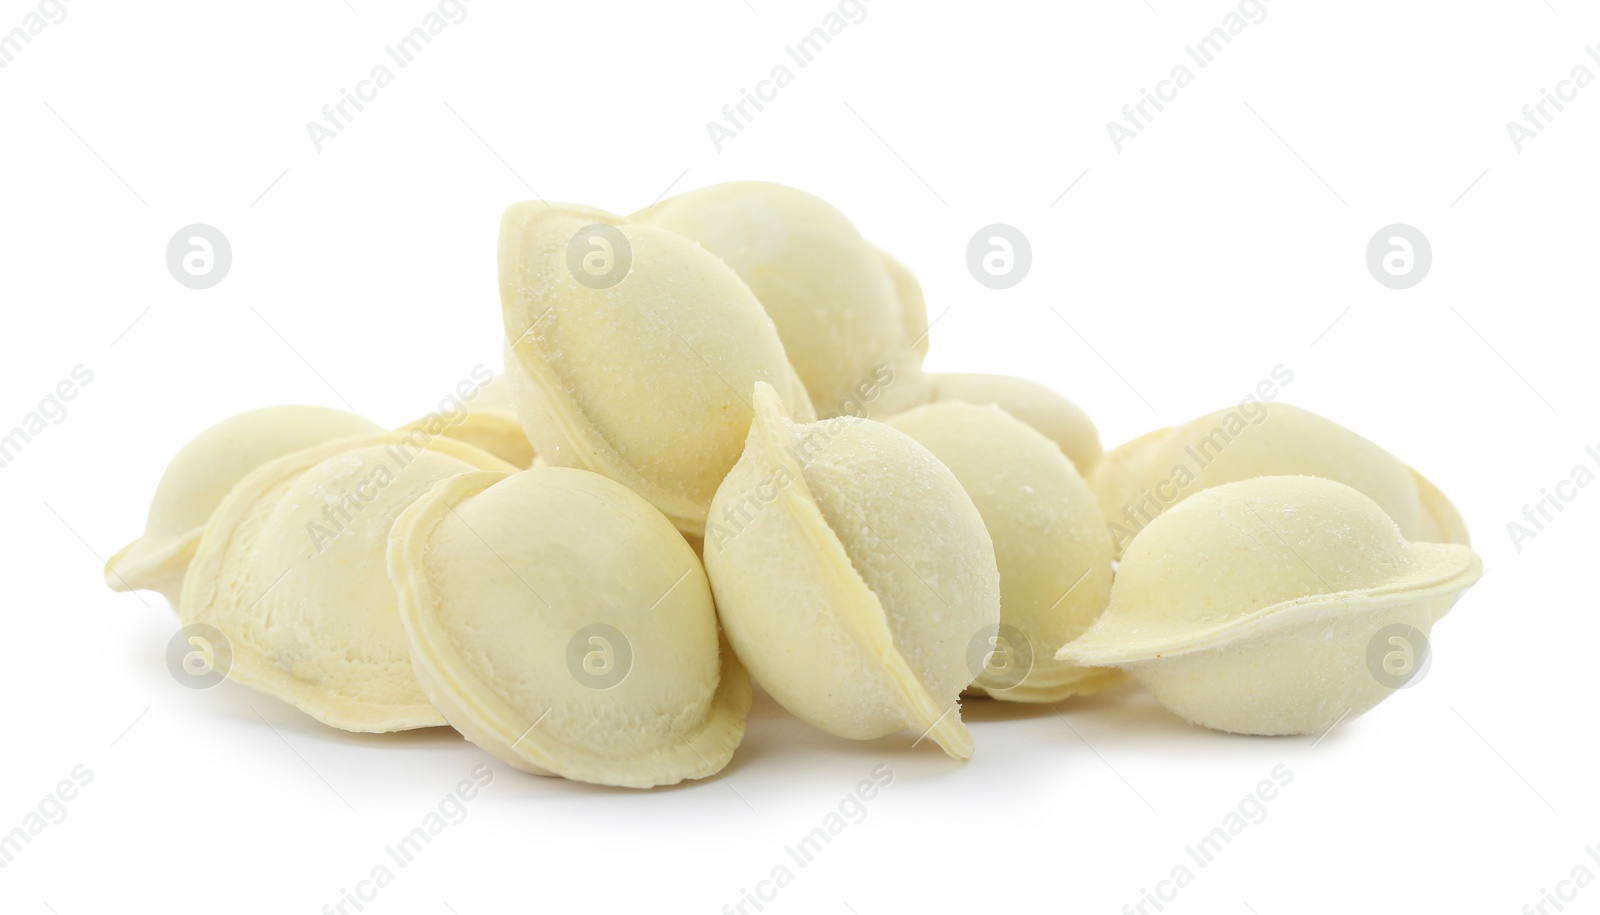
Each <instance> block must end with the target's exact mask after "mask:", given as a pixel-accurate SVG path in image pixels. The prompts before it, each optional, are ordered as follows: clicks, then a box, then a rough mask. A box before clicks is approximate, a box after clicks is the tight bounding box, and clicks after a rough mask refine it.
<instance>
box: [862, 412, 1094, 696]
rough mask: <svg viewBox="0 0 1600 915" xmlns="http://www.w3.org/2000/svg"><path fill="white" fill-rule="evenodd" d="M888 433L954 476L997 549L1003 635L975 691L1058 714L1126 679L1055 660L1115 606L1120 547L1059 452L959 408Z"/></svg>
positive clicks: (1016, 427)
mask: <svg viewBox="0 0 1600 915" xmlns="http://www.w3.org/2000/svg"><path fill="white" fill-rule="evenodd" d="M888 424H889V425H891V426H893V427H894V428H896V429H899V430H900V431H901V432H904V433H905V434H907V435H909V436H911V437H912V438H914V439H916V440H917V443H918V444H920V445H922V446H923V447H924V448H927V449H928V450H929V451H931V452H932V453H933V456H934V457H936V458H938V459H939V460H940V461H941V462H942V463H943V464H944V465H945V466H946V467H948V468H950V472H951V473H953V474H955V476H956V479H957V480H959V481H961V486H962V488H964V489H965V490H966V491H967V495H968V496H970V497H971V498H972V501H973V504H975V505H976V506H977V508H978V513H979V514H981V515H982V516H983V523H984V526H985V527H986V528H987V529H988V531H989V537H990V539H991V540H993V542H994V558H995V563H996V565H997V566H998V568H999V570H1000V626H999V627H998V628H997V630H996V631H995V632H993V633H989V632H985V633H984V636H983V638H982V639H981V640H980V641H979V642H978V643H975V644H974V645H973V646H971V647H970V648H969V649H968V654H969V657H968V663H969V666H970V667H972V668H973V673H974V675H975V676H976V677H977V679H976V680H975V681H974V682H973V684H972V689H973V691H975V692H978V693H980V694H983V693H986V694H987V695H990V696H993V697H995V698H996V699H1010V700H1013V701H1017V702H1057V701H1060V700H1062V699H1065V698H1067V697H1069V696H1075V695H1085V694H1088V693H1093V692H1097V691H1099V690H1101V689H1104V688H1105V687H1107V686H1109V685H1111V684H1112V683H1115V682H1116V681H1117V680H1119V679H1121V674H1120V673H1119V672H1117V671H1112V670H1105V669H1099V668H1086V667H1079V666H1077V665H1076V664H1070V663H1067V662H1064V661H1057V660H1056V659H1055V653H1056V649H1058V648H1060V647H1061V646H1062V645H1064V644H1066V643H1067V642H1070V641H1072V640H1073V639H1075V638H1077V637H1078V636H1080V635H1082V634H1083V632H1084V630H1085V629H1088V628H1089V626H1090V624H1091V623H1093V622H1094V621H1095V620H1096V619H1097V618H1099V616H1100V613H1101V612H1102V611H1103V610H1105V608H1106V602H1107V601H1109V600H1110V599H1111V537H1110V535H1108V534H1107V533H1106V528H1105V523H1104V518H1103V517H1102V516H1101V514H1100V506H1099V503H1097V502H1095V499H1094V494H1093V493H1091V492H1090V491H1089V486H1088V484H1087V483H1085V482H1084V481H1083V477H1081V476H1079V475H1078V471H1077V470H1075V469H1073V466H1072V463H1071V462H1070V461H1068V460H1067V458H1066V456H1065V455H1063V454H1062V453H1061V449H1060V448H1058V447H1056V443H1055V442H1052V441H1050V440H1049V439H1047V438H1045V437H1044V436H1043V435H1040V434H1039V433H1038V432H1037V431H1035V430H1034V429H1033V428H1032V427H1030V426H1028V425H1026V424H1024V423H1022V422H1020V421H1018V420H1016V419H1014V418H1012V417H1011V416H1010V414H1007V413H1005V412H1003V411H1002V410H1000V409H999V408H997V407H977V406H973V405H971V404H966V403H959V402H954V401H952V402H948V403H934V404H928V405H926V406H922V407H918V408H916V409H915V410H912V411H910V412H908V413H902V414H900V415H899V416H895V417H892V418H890V419H889V420H888Z"/></svg>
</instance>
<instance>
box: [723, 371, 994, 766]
mask: <svg viewBox="0 0 1600 915" xmlns="http://www.w3.org/2000/svg"><path fill="white" fill-rule="evenodd" d="M755 402H756V419H755V422H754V423H753V424H752V425H751V427H750V437H749V441H748V442H747V443H746V445H745V450H744V454H743V455H742V456H741V457H740V458H739V462H738V464H737V465H736V466H735V467H734V469H733V471H732V472H731V473H729V474H728V478H727V479H726V480H724V481H723V483H722V486H721V487H720V488H719V489H718V490H717V496H716V499H715V500H713V502H712V506H711V517H710V521H709V523H708V525H707V528H706V539H705V547H704V549H705V561H706V571H707V573H708V574H709V575H710V578H711V587H712V591H713V593H715V595H716V599H717V610H718V612H719V613H720V614H721V615H722V624H723V626H724V628H725V629H726V631H727V633H728V639H729V641H730V642H731V643H732V644H733V649H734V651H735V652H736V653H737V654H738V655H739V657H740V659H741V660H743V661H744V662H745V664H746V666H748V667H749V668H750V672H751V674H753V675H754V676H755V678H756V680H757V681H759V682H760V683H761V685H762V686H763V687H765V688H766V690H767V692H769V693H771V694H772V696H773V697H774V698H775V699H777V700H778V702H779V703H781V704H782V705H783V706H784V707H785V708H787V709H788V710H789V711H791V712H793V713H794V714H796V715H798V716H799V717H801V718H803V719H805V720H806V721H808V722H810V723H812V724H814V725H816V726H817V727H819V728H822V729H823V730H825V731H828V732H829V733H832V734H836V735H838V736H840V737H849V738H854V739H858V740H865V739H870V738H874V737H881V736H883V735H885V734H891V733H894V732H896V731H899V730H901V729H904V728H910V729H912V730H913V731H916V732H919V733H920V734H921V735H922V736H926V737H930V738H931V739H932V740H933V741H934V742H935V743H937V744H938V745H939V746H941V747H943V748H944V750H945V752H946V753H949V754H950V755H951V756H954V757H956V758H958V759H966V758H967V757H969V756H971V755H972V737H971V735H970V734H969V733H968V732H967V729H966V727H965V726H964V725H963V724H962V723H961V713H960V711H959V710H958V708H957V699H958V697H959V695H960V694H961V691H962V690H963V689H965V688H966V687H967V685H968V684H969V683H971V682H972V679H973V673H972V671H971V670H970V669H969V668H968V663H967V649H968V646H969V645H970V644H971V643H972V641H973V639H974V638H975V637H979V636H980V633H981V632H982V631H984V630H985V629H986V628H988V629H993V627H995V626H997V625H998V624H999V622H1000V575H999V572H998V570H997V569H996V567H995V556H994V546H993V544H992V543H991V542H990V540H989V534H988V532H987V531H986V530H985V529H984V526H983V518H982V517H981V516H980V515H979V514H978V510H977V508H976V507H974V506H973V504H972V500H971V499H970V498H968V497H967V494H966V492H964V491H963V490H962V488H961V484H960V483H959V482H957V480H956V478H955V477H954V475H952V474H951V473H950V471H949V470H948V469H946V468H945V466H944V465H943V464H941V463H939V460H938V459H937V458H935V457H934V456H933V455H932V454H930V453H928V451H927V449H925V448H923V447H922V446H921V445H918V444H917V443H916V442H915V441H913V440H912V439H911V438H910V437H909V436H907V435H905V434H904V433H901V432H898V431H896V430H894V429H892V428H890V427H889V426H886V425H884V424H882V423H879V422H874V421H872V420H867V419H858V418H856V417H834V418H833V419H828V420H822V421H819V422H814V423H804V424H803V423H793V422H790V421H789V420H788V419H787V418H786V417H785V416H784V410H783V403H782V402H781V401H780V400H779V399H778V395H777V393H776V392H775V391H773V390H772V388H771V387H770V386H767V385H757V386H756V392H755ZM918 739H919V740H920V739H921V737H919V738H918Z"/></svg>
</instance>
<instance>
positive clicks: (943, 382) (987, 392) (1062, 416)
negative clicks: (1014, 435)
mask: <svg viewBox="0 0 1600 915" xmlns="http://www.w3.org/2000/svg"><path fill="white" fill-rule="evenodd" d="M928 377H929V379H931V381H932V384H933V399H934V400H935V401H938V402H943V401H950V400H956V401H961V402H963V403H970V404H977V405H979V406H986V405H989V404H993V405H994V406H997V407H999V408H1000V409H1002V410H1004V411H1006V412H1007V413H1010V414H1011V415H1012V416H1014V417H1016V418H1017V419H1020V420H1022V421H1023V422H1025V423H1027V424H1028V425H1030V426H1032V427H1033V428H1035V429H1037V430H1039V432H1040V433H1041V434H1043V435H1044V437H1045V438H1048V439H1050V440H1051V441H1053V442H1055V443H1056V444H1057V445H1058V446H1060V448H1061V451H1062V453H1064V454H1065V455H1066V456H1067V458H1068V459H1069V460H1071V461H1072V465H1073V466H1074V467H1076V468H1078V473H1080V474H1082V475H1083V476H1084V477H1088V475H1089V474H1090V473H1091V472H1092V471H1093V470H1094V466H1095V465H1096V464H1098V463H1099V462H1100V455H1101V447H1100V432H1099V430H1097V429H1095V427H1094V421H1093V420H1091V419H1090V418H1089V414H1087V413H1085V412H1083V410H1082V409H1081V408H1079V406H1078V405H1077V404H1075V403H1073V402H1072V401H1070V400H1068V399H1066V398H1065V397H1062V396H1061V395H1060V394H1057V393H1056V392H1055V391H1052V390H1050V389H1049V388H1048V387H1045V386H1044V385H1042V384H1040V383H1039V382H1037V381H1030V380H1028V379H1026V378H1013V377H1011V376H1009V375H973V374H963V373H959V372H943V373H937V374H933V375H929V376H928Z"/></svg>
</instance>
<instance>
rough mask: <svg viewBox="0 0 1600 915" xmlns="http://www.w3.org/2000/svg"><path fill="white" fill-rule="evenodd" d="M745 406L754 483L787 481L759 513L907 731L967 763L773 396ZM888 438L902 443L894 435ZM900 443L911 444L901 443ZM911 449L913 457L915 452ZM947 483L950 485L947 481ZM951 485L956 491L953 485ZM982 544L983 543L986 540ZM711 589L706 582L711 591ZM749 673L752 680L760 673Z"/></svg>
mask: <svg viewBox="0 0 1600 915" xmlns="http://www.w3.org/2000/svg"><path fill="white" fill-rule="evenodd" d="M753 400H754V405H755V419H754V421H753V422H752V423H751V427H750V434H749V439H748V442H747V444H746V447H745V454H746V456H747V457H749V458H750V459H751V460H753V461H754V462H755V466H756V468H757V470H758V471H759V477H760V478H761V479H779V478H781V479H785V480H787V481H789V482H788V483H787V485H784V486H780V487H777V490H778V492H777V496H776V498H775V500H774V502H775V504H774V505H772V506H770V507H769V508H768V509H766V510H767V511H775V512H782V513H784V514H785V515H787V517H788V519H789V520H790V521H791V522H792V523H793V525H794V530H795V531H796V532H797V533H798V534H799V535H800V536H801V537H803V538H804V543H805V545H806V547H807V548H808V550H809V552H810V554H811V555H812V557H813V558H814V559H815V561H816V568H817V569H819V570H820V571H822V573H823V574H824V575H825V576H826V581H825V582H823V583H822V585H821V587H822V588H824V589H825V590H826V591H827V592H828V593H830V594H832V595H834V596H835V597H836V598H837V600H836V602H835V603H833V604H832V606H831V608H830V609H831V610H832V613H831V614H830V617H829V618H830V620H831V621H832V622H833V623H834V624H835V625H837V626H839V627H840V628H841V629H842V630H843V631H844V632H845V633H846V634H847V635H848V636H849V637H850V639H851V641H852V642H853V643H854V645H855V647H856V649H857V651H858V652H859V656H860V657H861V658H863V659H869V660H872V661H876V662H877V663H878V664H879V665H881V673H882V674H883V676H884V677H885V678H886V680H887V682H888V684H889V685H890V686H891V688H892V690H893V693H894V696H895V698H896V699H897V700H898V705H899V707H900V709H899V710H900V712H901V714H902V715H903V716H904V719H905V722H906V726H907V727H909V728H910V729H912V730H915V731H920V732H921V733H922V734H923V735H924V736H926V737H927V738H928V739H930V740H932V741H933V742H934V743H936V744H938V745H939V746H940V747H941V748H942V749H943V750H944V751H945V752H946V753H948V754H949V755H950V756H952V757H954V758H956V759H969V758H971V756H972V752H973V739H972V734H971V732H969V731H968V730H967V728H966V725H964V724H963V723H962V721H961V716H960V712H959V711H958V706H957V705H956V704H953V703H944V702H940V701H939V699H938V698H937V697H936V696H934V695H933V693H932V692H931V691H930V690H929V688H928V687H927V686H926V685H925V684H924V683H923V681H922V678H921V677H920V676H918V674H917V672H916V671H915V670H914V669H913V668H912V666H911V664H910V662H909V661H908V660H907V658H906V656H905V655H904V654H902V652H901V650H900V648H899V647H897V646H896V644H895V639H894V633H893V631H892V629H891V627H890V623H889V619H888V611H887V610H886V609H885V607H884V605H883V602H882V600H881V599H880V598H879V596H878V594H877V593H876V592H875V591H874V590H873V589H872V587H871V586H870V585H869V584H868V583H867V581H866V579H865V578H864V577H863V575H862V573H861V572H860V570H858V569H857V568H856V566H855V564H854V563H853V562H852V561H851V558H850V554H849V552H848V551H847V549H846V547H845V545H844V543H843V542H842V541H841V540H840V537H839V534H838V532H836V531H835V530H834V529H833V527H832V525H830V524H829V523H828V520H827V518H826V517H825V516H824V515H823V512H822V509H821V508H820V507H819V505H818V501H817V497H816V496H815V495H814V494H813V492H812V490H811V486H810V484H809V483H808V481H807V478H806V468H805V467H804V466H802V464H801V462H800V460H799V459H798V458H797V457H796V455H795V454H794V451H793V448H792V447H791V435H792V432H791V430H790V425H791V420H790V419H789V418H788V416H787V414H786V413H785V411H784V408H783V403H782V401H780V400H779V398H778V395H777V392H776V391H775V390H774V389H773V388H772V387H771V386H770V385H766V384H762V383H758V384H757V385H756V386H755V393H754V398H753ZM846 421H848V420H847V419H845V418H834V419H831V420H823V421H821V422H824V423H828V422H833V423H839V422H846ZM859 421H860V422H870V420H859ZM885 428H888V427H885ZM894 434H895V435H904V433H900V432H898V431H895V432H894ZM906 440H907V441H912V440H911V439H910V438H909V436H907V437H906ZM913 444H914V442H913ZM916 447H917V448H918V449H921V446H920V445H917V446H916ZM930 458H931V455H930ZM940 466H941V469H942V465H940ZM945 472H946V473H948V471H945ZM951 481H952V483H954V477H953V476H952V477H951ZM955 485H956V486H957V488H958V489H959V484H955ZM962 495H963V497H964V495H965V494H964V493H963V494H962ZM969 504H970V503H969ZM971 511H972V514H973V517H974V518H977V509H976V508H973V509H971ZM980 530H981V521H980ZM712 536H713V532H711V531H708V538H707V539H708V544H707V558H708V560H709V561H710V562H712V563H717V562H719V561H720V560H721V558H722V557H721V556H720V555H719V556H717V557H713V556H712V555H711V554H712V552H713V550H717V551H718V552H719V553H720V548H717V547H715V546H714V545H713V544H712V543H711V542H710V541H711V539H712ZM984 537H985V539H987V532H985V533H984ZM991 562H992V558H991ZM717 581H718V579H717V576H715V575H714V576H713V584H714V585H715V584H716V582H717ZM995 585H996V587H995V622H998V604H999V601H998V597H999V591H998V574H996V577H995ZM757 673H758V675H759V673H760V671H759V670H758V671H757ZM818 673H819V676H827V675H828V674H827V672H826V671H819V672H818ZM769 688H771V687H769ZM802 717H803V716H802ZM819 726H820V725H819Z"/></svg>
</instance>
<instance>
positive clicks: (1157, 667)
mask: <svg viewBox="0 0 1600 915" xmlns="http://www.w3.org/2000/svg"><path fill="white" fill-rule="evenodd" d="M1481 571H1482V563H1481V562H1480V561H1479V559H1478V556H1477V554H1476V553H1474V552H1472V550H1471V549H1470V548H1468V547H1466V546H1462V545H1460V544H1454V543H1412V542H1408V541H1406V539H1405V538H1404V537H1403V536H1402V535H1401V532H1400V529H1399V528H1398V527H1397V526H1396V524H1395V522H1394V521H1393V520H1392V519H1391V518H1390V517H1389V516H1388V515H1386V514H1385V513H1384V511H1383V509H1382V508H1381V507H1380V506H1379V505H1378V503H1376V502H1374V501H1373V500H1372V499H1370V498H1368V497H1367V496H1365V495H1363V494H1362V493H1360V492H1358V491H1356V490H1355V489H1352V488H1351V487H1349V486H1346V485H1344V484H1342V483H1335V482H1333V481H1331V480H1325V479H1321V478H1317V477H1305V476H1297V477H1287V476H1275V477H1256V478H1253V479H1249V480H1244V481H1241V482H1237V483H1228V484H1224V485H1221V486H1217V487H1214V488H1211V489H1207V490H1205V491H1203V492H1200V493H1197V494H1195V495H1194V496H1192V497H1190V498H1188V499H1185V500H1184V501H1183V502H1182V503H1181V504H1179V505H1177V506H1174V507H1173V508H1172V509H1171V510H1169V511H1167V512H1165V513H1164V514H1162V515H1161V516H1159V517H1158V518H1156V519H1155V520H1154V521H1152V522H1151V523H1150V525H1149V526H1148V527H1147V528H1145V530H1144V531H1142V532H1141V533H1140V534H1139V536H1138V537H1135V538H1134V540H1133V543H1132V545H1131V546H1129V547H1128V551H1127V553H1125V554H1124V555H1123V557H1122V562H1121V565H1120V566H1119V568H1118V570H1117V578H1116V583H1115V585H1114V586H1113V587H1112V591H1111V605H1110V607H1108V608H1107V609H1106V612H1105V614H1104V615H1103V616H1101V617H1100V620H1099V621H1098V622H1097V623H1096V624H1095V625H1094V626H1093V627H1091V628H1090V629H1089V631H1088V632H1086V633H1085V634H1084V635H1083V636H1082V637H1080V638H1078V639H1077V640H1075V641H1072V642H1069V643H1067V644H1066V646H1064V647H1063V648H1062V649H1061V651H1060V652H1058V653H1057V655H1056V656H1057V657H1058V658H1060V659H1062V660H1065V661H1072V662H1075V663H1078V664H1087V665H1093V666H1115V667H1120V668H1122V669H1124V670H1126V671H1128V672H1129V673H1131V674H1133V676H1134V678H1135V679H1137V680H1138V681H1139V683H1140V684H1141V685H1143V686H1144V687H1145V689H1147V690H1149V692H1150V693H1151V695H1153V696H1154V697H1155V698H1156V699H1157V701H1159V702H1161V703H1162V704H1163V705H1165V706H1166V707H1167V708H1169V709H1171V710H1172V711H1174V712H1176V713H1177V714H1179V715H1181V716H1183V717H1184V718H1186V719H1188V720H1189V721H1192V722H1194V723H1196V724H1200V725H1204V726H1205V727H1209V728H1215V729H1217V730H1223V731H1233V732H1236V733H1244V734H1310V733H1317V732H1320V731H1322V730H1325V729H1327V728H1329V727H1332V726H1333V725H1334V724H1336V723H1338V722H1339V721H1342V720H1346V719H1349V718H1352V717H1354V716H1356V715H1360V714H1362V713H1363V712H1365V711H1367V710H1368V709H1370V708H1372V707H1373V706H1374V705H1377V704H1378V703H1379V702H1380V701H1382V700H1383V699H1384V698H1386V697H1388V696H1389V695H1390V694H1391V693H1393V692H1394V690H1395V689H1397V688H1398V687H1399V686H1401V685H1404V682H1405V680H1406V679H1407V678H1409V676H1411V675H1414V674H1415V672H1416V666H1417V665H1420V664H1421V663H1422V660H1423V658H1424V657H1425V653H1426V651H1427V638H1428V634H1429V633H1430V632H1431V631H1432V628H1433V625H1434V623H1435V622H1436V621H1437V620H1438V619H1439V618H1440V617H1442V616H1444V615H1445V613H1447V612H1448V611H1449V610H1450V608H1451V606H1452V605H1454V604H1455V602H1456V599H1457V598H1458V597H1460V596H1461V593H1462V592H1463V591H1465V590H1466V589H1467V588H1469V587H1471V586H1472V584H1473V583H1474V582H1476V581H1477V580H1478V576H1479V575H1480V574H1481ZM1393 639H1399V642H1395V641H1393ZM1397 645H1401V646H1404V647H1405V648H1406V649H1407V650H1409V651H1410V652H1411V655H1410V657H1409V663H1410V664H1411V665H1412V666H1411V668H1410V669H1409V670H1397V669H1394V668H1392V667H1386V666H1385V664H1387V663H1388V662H1389V661H1390V660H1391V658H1390V655H1391V654H1392V652H1393V651H1395V650H1396V646H1397Z"/></svg>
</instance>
